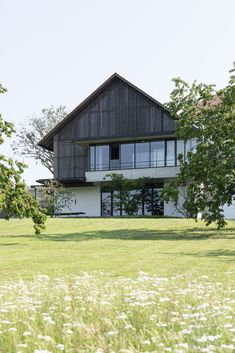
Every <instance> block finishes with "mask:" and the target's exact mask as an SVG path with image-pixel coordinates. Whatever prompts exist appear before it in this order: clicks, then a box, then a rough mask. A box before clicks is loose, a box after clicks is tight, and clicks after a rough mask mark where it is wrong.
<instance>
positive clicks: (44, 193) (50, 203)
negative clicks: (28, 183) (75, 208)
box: [40, 180, 73, 216]
mask: <svg viewBox="0 0 235 353" xmlns="http://www.w3.org/2000/svg"><path fill="white" fill-rule="evenodd" d="M72 197H73V193H71V191H69V190H68V189H66V188H65V187H64V186H63V185H62V184H61V183H59V182H58V181H57V180H48V181H47V182H46V183H45V184H44V186H43V187H42V188H41V189H40V198H41V199H42V200H43V201H44V202H45V203H46V212H47V214H48V215H50V216H53V215H54V214H56V213H60V212H61V211H62V210H63V208H64V207H65V206H66V207H68V208H69V207H70V205H71V202H72Z"/></svg>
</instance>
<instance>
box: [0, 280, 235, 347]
mask: <svg viewBox="0 0 235 353" xmlns="http://www.w3.org/2000/svg"><path fill="white" fill-rule="evenodd" d="M224 276H225V277H226V280H224V281H223V283H220V282H218V281H217V278H216V275H214V276H212V277H210V278H208V277H207V276H201V277H194V276H191V275H182V276H181V275H178V276H174V277H169V278H164V277H157V276H148V275H147V274H145V273H140V274H139V276H138V277H137V278H134V279H133V278H126V277H119V278H112V277H110V276H109V275H107V274H104V273H103V274H102V273H99V274H93V275H91V274H86V273H84V274H82V275H80V276H72V275H71V276H66V277H62V278H54V279H52V278H49V277H48V276H44V275H39V276H37V277H35V279H34V280H33V281H31V282H24V281H18V282H9V283H7V284H5V285H2V286H1V287H0V352H1V353H9V352H22V353H49V352H53V353H54V352H67V353H76V352H79V353H80V352H84V353H85V352H87V353H88V352H89V353H104V352H109V353H111V352H112V353H114V352H115V353H116V352H120V353H132V352H145V353H147V352H156V353H158V352H160V353H161V352H175V353H184V352H207V353H210V352H211V353H214V352H234V351H235V316H234V313H235V283H234V281H233V280H232V278H231V274H230V273H225V274H224Z"/></svg>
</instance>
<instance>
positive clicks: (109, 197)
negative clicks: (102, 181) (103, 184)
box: [101, 185, 164, 217]
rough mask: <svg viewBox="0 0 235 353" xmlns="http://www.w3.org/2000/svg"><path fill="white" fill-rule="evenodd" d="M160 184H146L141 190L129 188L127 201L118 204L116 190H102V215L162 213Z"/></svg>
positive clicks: (118, 198)
mask: <svg viewBox="0 0 235 353" xmlns="http://www.w3.org/2000/svg"><path fill="white" fill-rule="evenodd" d="M161 193H162V187H161V186H157V185H156V186H154V185H153V186H146V188H145V189H143V190H131V191H129V192H128V194H129V202H126V203H125V204H120V197H119V196H118V195H119V193H118V192H117V191H114V192H111V191H107V190H105V191H102V192H101V197H102V209H101V215H102V216H106V217H107V216H127V215H163V213H164V212H163V211H164V203H163V200H162V197H161Z"/></svg>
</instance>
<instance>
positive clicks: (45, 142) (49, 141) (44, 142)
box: [38, 72, 167, 150]
mask: <svg viewBox="0 0 235 353" xmlns="http://www.w3.org/2000/svg"><path fill="white" fill-rule="evenodd" d="M116 79H119V80H121V81H122V82H124V83H125V84H127V85H128V86H130V87H132V88H134V89H135V90H136V91H138V92H139V93H141V94H142V95H144V96H145V97H146V98H148V99H150V100H151V101H152V102H153V103H154V104H157V105H158V106H160V107H161V108H162V109H164V110H167V109H166V108H165V107H164V106H163V105H162V104H161V103H160V102H158V101H157V100H156V99H154V98H153V97H151V96H149V95H148V94H147V93H145V92H144V91H142V90H141V89H140V88H138V87H136V86H135V85H133V84H132V83H131V82H129V81H127V80H126V79H125V78H123V77H122V76H120V75H118V74H117V73H116V72H115V73H114V74H113V75H112V76H110V77H109V78H108V79H107V80H106V81H105V82H104V83H102V85H101V86H99V87H98V88H97V89H96V90H95V91H94V92H92V93H91V94H90V95H89V96H88V97H87V98H86V99H85V100H84V101H83V102H81V103H80V104H79V105H78V106H77V107H76V108H75V109H74V110H72V111H71V112H70V113H69V114H68V115H67V116H66V117H65V118H64V119H63V120H61V121H60V122H59V123H58V124H57V125H56V126H55V127H54V128H53V129H52V130H51V131H49V132H48V134H47V135H45V136H44V137H43V139H41V141H39V143H38V145H39V146H41V147H44V148H46V149H48V150H53V136H54V135H55V134H56V133H57V132H58V131H59V130H61V129H62V128H63V127H64V126H65V125H67V124H68V123H69V122H70V121H71V120H72V119H73V118H74V117H75V116H76V115H77V114H78V113H80V112H81V111H82V110H83V109H84V108H85V107H86V106H87V105H88V104H89V103H91V102H92V101H93V99H94V98H96V97H97V96H98V95H99V94H100V93H102V92H103V91H104V90H105V89H106V88H107V87H108V86H109V85H110V84H112V83H113V81H114V80H116Z"/></svg>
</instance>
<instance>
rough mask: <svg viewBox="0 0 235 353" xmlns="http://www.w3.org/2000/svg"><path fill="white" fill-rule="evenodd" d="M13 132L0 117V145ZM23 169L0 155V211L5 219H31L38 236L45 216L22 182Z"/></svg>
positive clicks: (11, 127)
mask: <svg viewBox="0 0 235 353" xmlns="http://www.w3.org/2000/svg"><path fill="white" fill-rule="evenodd" d="M5 92H6V89H5V88H3V87H2V85H1V84H0V94H1V93H5ZM14 132H15V130H14V126H13V124H12V123H9V122H6V121H4V120H3V118H2V116H1V115H0V145H1V144H3V143H4V135H5V136H6V137H11V136H12V134H13V133H14ZM25 167H26V166H25V165H24V164H23V163H20V162H17V161H14V160H13V159H11V158H7V157H6V156H4V155H2V154H1V155H0V210H1V211H2V212H3V214H4V216H5V218H6V219H9V218H10V217H13V216H18V217H19V218H23V217H31V218H32V220H33V222H34V229H35V233H36V234H39V233H40V232H41V230H42V229H44V228H45V227H44V223H45V219H46V216H45V215H44V214H43V213H42V211H41V209H40V207H39V205H38V203H37V202H36V201H35V200H34V199H33V197H32V196H31V195H30V193H29V192H28V190H27V189H26V185H25V183H24V182H23V181H22V173H23V171H24V168H25Z"/></svg>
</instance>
